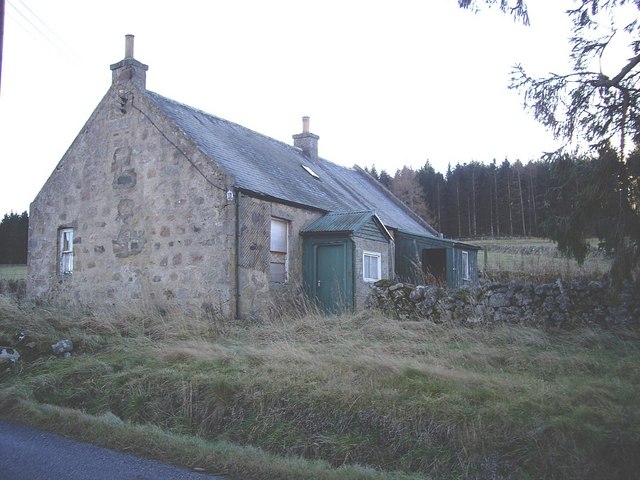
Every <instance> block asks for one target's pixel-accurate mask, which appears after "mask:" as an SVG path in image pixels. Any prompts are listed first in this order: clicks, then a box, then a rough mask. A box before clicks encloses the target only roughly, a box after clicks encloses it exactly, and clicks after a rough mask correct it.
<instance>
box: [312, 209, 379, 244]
mask: <svg viewBox="0 0 640 480" xmlns="http://www.w3.org/2000/svg"><path fill="white" fill-rule="evenodd" d="M370 221H373V222H374V223H376V225H378V228H380V230H381V232H382V233H383V234H384V235H385V236H386V237H388V238H391V235H389V232H388V231H387V229H386V228H385V226H384V225H383V224H382V222H381V221H380V219H379V218H378V216H377V215H376V214H375V212H373V211H371V210H363V211H353V212H330V213H327V214H326V215H324V216H323V217H320V218H319V219H318V220H316V221H315V222H313V223H312V224H311V225H309V226H308V227H306V228H305V229H303V230H302V233H303V234H304V233H357V232H358V230H360V229H361V228H362V227H363V226H364V225H366V224H367V223H368V222H370Z"/></svg>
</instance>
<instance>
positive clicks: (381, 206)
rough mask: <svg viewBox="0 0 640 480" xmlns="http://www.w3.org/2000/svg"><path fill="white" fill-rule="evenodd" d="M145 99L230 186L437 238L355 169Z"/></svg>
mask: <svg viewBox="0 0 640 480" xmlns="http://www.w3.org/2000/svg"><path fill="white" fill-rule="evenodd" d="M147 94H148V97H149V98H150V99H151V100H152V101H153V102H154V103H155V104H156V105H157V106H158V107H159V109H160V110H161V111H162V112H164V113H165V114H166V115H167V116H168V117H169V118H170V119H171V120H173V122H175V124H176V125H177V126H178V128H180V129H181V130H182V131H183V132H184V133H185V134H186V135H187V136H188V137H189V138H190V139H191V140H193V142H194V143H195V144H196V145H198V147H200V149H201V150H202V151H203V153H205V154H206V155H207V156H208V157H209V158H210V159H211V160H213V161H214V162H216V163H217V164H218V165H220V167H222V168H223V169H224V170H225V171H226V172H228V173H229V174H231V175H232V176H233V177H235V181H236V185H235V186H236V187H237V188H240V189H241V190H245V191H248V192H253V193H256V194H259V195H266V196H268V197H272V198H274V199H279V200H282V201H286V202H291V203H294V204H298V205H303V206H307V207H311V208H315V209H319V210H322V211H325V212H335V211H341V212H345V211H374V212H375V213H376V214H377V215H378V217H379V218H380V220H381V221H382V222H383V223H384V225H386V226H387V227H390V228H395V229H398V230H402V231H405V232H408V233H413V234H418V235H427V236H434V235H437V233H436V231H435V230H434V229H433V228H431V227H430V226H429V225H427V224H426V223H425V222H422V221H421V220H420V219H419V218H418V217H416V216H415V214H413V212H411V211H410V210H409V209H408V208H407V207H406V206H404V205H403V204H402V203H401V202H400V201H399V200H397V199H396V198H395V197H393V195H392V194H391V193H390V192H388V191H387V190H386V189H385V188H384V187H383V186H382V185H380V184H379V183H378V182H377V181H375V179H373V178H372V177H371V176H370V175H369V174H367V173H366V172H364V171H363V170H361V169H360V168H358V167H354V168H346V167H342V166H339V165H336V164H335V163H332V162H330V161H328V160H324V159H322V158H319V159H317V160H312V159H310V158H308V157H307V156H306V155H304V154H303V153H302V151H301V150H300V149H298V148H296V147H294V146H292V145H288V144H286V143H283V142H280V141H278V140H275V139H273V138H270V137H267V136H265V135H262V134H260V133H257V132H254V131H253V130H250V129H248V128H246V127H243V126H241V125H238V124H235V123H233V122H229V121H227V120H224V119H222V118H219V117H216V116H214V115H211V114H208V113H206V112H203V111H201V110H198V109H195V108H193V107H189V106H187V105H184V104H181V103H178V102H176V101H174V100H171V99H169V98H166V97H163V96H161V95H158V94H157V93H153V92H149V91H147ZM303 165H304V166H305V167H307V168H309V169H311V170H312V171H313V172H315V173H316V174H317V175H318V177H319V178H315V177H313V176H312V175H311V174H309V173H308V172H307V171H305V169H304V168H303Z"/></svg>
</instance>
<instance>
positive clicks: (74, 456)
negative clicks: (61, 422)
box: [0, 420, 224, 480]
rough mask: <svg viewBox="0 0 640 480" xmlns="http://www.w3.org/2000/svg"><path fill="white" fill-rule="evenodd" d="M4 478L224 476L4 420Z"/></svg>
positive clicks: (0, 425)
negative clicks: (169, 463) (78, 440)
mask: <svg viewBox="0 0 640 480" xmlns="http://www.w3.org/2000/svg"><path fill="white" fill-rule="evenodd" d="M0 479H2V480H5V479H6V480H52V479H60V480H224V479H223V477H214V476H211V475H206V474H203V473H197V472H194V471H192V470H187V469H184V468H178V467H174V466H171V465H167V464H164V463H160V462H157V461H155V460H147V459H144V458H139V457H134V456H133V455H127V454H124V453H119V452H114V451H112V450H108V449H106V448H102V447H96V446H94V445H90V444H88V443H81V442H77V441H75V440H71V439H69V438H65V437H62V436H60V435H56V434H54V433H49V432H44V431H41V430H36V429H33V428H30V427H25V426H22V425H18V424H15V423H12V422H9V421H6V420H0Z"/></svg>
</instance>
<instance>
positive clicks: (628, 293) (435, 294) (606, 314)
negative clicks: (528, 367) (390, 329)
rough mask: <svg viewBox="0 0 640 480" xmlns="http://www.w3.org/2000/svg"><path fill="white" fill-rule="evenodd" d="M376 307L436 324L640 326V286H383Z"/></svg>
mask: <svg viewBox="0 0 640 480" xmlns="http://www.w3.org/2000/svg"><path fill="white" fill-rule="evenodd" d="M370 304H371V305H372V306H374V307H377V308H381V309H383V310H384V311H386V312H388V313H391V314H393V315H394V316H395V317H396V318H400V319H413V320H421V319H425V320H431V321H434V322H459V323H463V324H491V323H512V324H525V325H531V326H537V327H545V328H546V327H551V328H576V327H583V326H601V327H607V326H614V325H622V326H633V327H638V326H640V292H639V291H638V290H637V287H636V286H635V285H633V284H632V283H628V284H626V285H625V286H624V288H623V289H622V290H620V291H613V290H612V289H611V288H610V284H609V280H608V279H606V278H602V279H595V280H590V281H586V280H574V281H563V280H558V281H556V282H554V283H546V284H539V285H534V284H532V283H526V282H518V281H512V282H506V283H499V282H490V283H484V284H481V285H479V286H477V287H469V288H462V289H457V290H447V289H444V288H441V287H437V286H424V285H418V286H415V285H410V284H406V283H396V282H392V281H381V282H377V283H376V284H375V285H374V286H373V288H372V290H371V298H370Z"/></svg>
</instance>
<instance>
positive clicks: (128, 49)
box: [124, 34, 134, 59]
mask: <svg viewBox="0 0 640 480" xmlns="http://www.w3.org/2000/svg"><path fill="white" fill-rule="evenodd" d="M124 38H125V45H124V58H127V59H128V58H133V38H134V37H133V35H131V34H128V35H125V36H124Z"/></svg>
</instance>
